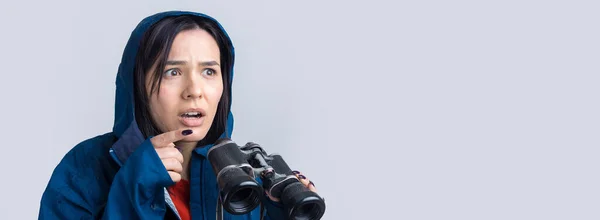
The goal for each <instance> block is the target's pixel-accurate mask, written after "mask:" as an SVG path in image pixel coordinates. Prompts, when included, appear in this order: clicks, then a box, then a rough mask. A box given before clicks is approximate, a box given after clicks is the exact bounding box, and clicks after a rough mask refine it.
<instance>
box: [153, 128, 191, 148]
mask: <svg viewBox="0 0 600 220" xmlns="http://www.w3.org/2000/svg"><path fill="white" fill-rule="evenodd" d="M190 134H192V130H191V129H187V128H182V129H177V130H173V131H169V132H165V133H162V134H159V135H156V136H154V137H153V138H152V139H151V140H150V141H151V142H152V145H154V147H166V146H169V144H171V143H173V142H176V141H179V140H181V139H183V138H185V137H186V136H188V135H190Z"/></svg>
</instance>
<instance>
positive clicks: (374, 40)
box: [0, 0, 600, 220]
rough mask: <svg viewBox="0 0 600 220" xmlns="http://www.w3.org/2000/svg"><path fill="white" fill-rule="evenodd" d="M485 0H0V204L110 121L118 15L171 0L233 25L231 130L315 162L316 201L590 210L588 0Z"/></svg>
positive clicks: (367, 208) (510, 215)
mask: <svg viewBox="0 0 600 220" xmlns="http://www.w3.org/2000/svg"><path fill="white" fill-rule="evenodd" d="M417 2H418V3H417ZM485 2H487V3H484V1H464V0H460V1H402V2H399V1H389V2H376V1H354V2H349V1H339V2H331V1H287V2H281V1H235V2H232V1H227V2H222V1H218V2H217V1H202V0H196V1H147V0H144V1H141V0H140V1H114V0H113V1H93V2H92V1H4V2H3V3H2V6H1V7H0V28H2V34H1V35H0V56H1V59H0V60H1V61H0V62H2V73H3V74H2V81H1V82H2V86H0V91H1V94H2V108H1V110H2V112H1V113H2V114H1V115H0V117H1V118H0V119H1V122H2V125H3V126H2V130H1V134H2V141H1V143H2V157H1V158H2V159H0V164H1V165H2V167H3V170H4V172H3V173H2V181H0V182H1V183H0V184H1V188H0V190H1V193H0V195H2V196H1V199H0V201H1V202H2V204H1V205H0V219H36V218H37V213H38V209H39V202H40V197H41V195H42V192H43V190H44V188H45V187H46V184H47V182H48V179H49V178H50V175H51V172H52V170H53V169H54V167H55V166H56V165H57V163H58V162H59V161H60V159H61V158H62V157H63V155H64V154H65V153H66V152H67V151H69V150H70V149H71V148H72V147H73V146H74V145H75V144H77V143H79V142H80V141H83V140H85V139H87V138H90V137H93V136H95V135H99V134H103V133H105V132H108V131H110V130H111V127H112V124H113V114H114V112H113V107H114V92H115V84H114V82H115V76H116V71H117V67H118V64H119V61H120V59H121V55H122V51H123V49H124V46H125V44H126V42H127V39H128V38H129V35H130V33H131V31H132V30H133V28H134V27H135V25H137V23H138V22H139V21H140V20H141V19H142V18H144V17H146V16H148V15H150V14H153V13H156V12H159V11H163V10H175V9H182V10H194V11H199V12H204V13H207V14H209V15H211V16H213V17H215V18H217V19H218V20H219V21H220V22H221V23H222V24H223V25H224V27H225V28H226V30H227V31H228V32H229V34H230V35H231V37H232V39H233V42H234V44H235V47H236V55H237V59H236V61H237V62H236V66H235V74H236V75H235V79H234V88H233V92H234V95H233V97H234V99H233V112H234V115H235V119H236V124H235V129H234V136H233V137H234V140H235V141H236V142H239V143H245V142H247V141H253V142H257V143H259V144H261V145H262V146H263V147H265V149H266V150H267V151H268V152H269V153H275V152H277V153H280V154H281V155H282V156H283V157H284V159H285V160H286V161H287V162H288V163H289V164H290V166H291V167H292V168H293V169H297V170H300V171H302V172H304V173H305V174H306V175H307V176H308V177H309V178H311V179H312V180H314V182H315V184H316V187H317V189H318V190H319V193H320V194H322V195H323V196H324V197H325V198H326V201H327V212H326V214H325V216H324V218H323V219H344V220H346V219H410V220H420V219H431V220H439V219H457V220H458V219H460V220H466V219H472V220H481V219H485V220H488V219H502V220H504V219H545V220H547V219H578V220H580V219H600V211H599V208H598V207H599V206H600V187H599V186H600V181H599V180H600V177H599V176H598V167H599V160H598V157H599V153H600V150H599V147H600V144H599V142H600V141H599V137H600V136H599V133H600V117H599V114H600V104H599V94H600V93H599V92H600V91H599V85H598V84H599V83H600V76H599V74H600V71H599V70H600V68H599V67H600V61H599V60H600V47H599V46H600V44H599V39H600V29H599V28H598V22H599V21H600V16H599V13H598V10H599V9H600V8H599V6H600V5H599V4H598V3H597V1H587V2H586V1H541V0H539V1H532V0H528V1H495V2H492V1H485Z"/></svg>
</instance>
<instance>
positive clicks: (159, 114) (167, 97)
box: [150, 86, 178, 125]
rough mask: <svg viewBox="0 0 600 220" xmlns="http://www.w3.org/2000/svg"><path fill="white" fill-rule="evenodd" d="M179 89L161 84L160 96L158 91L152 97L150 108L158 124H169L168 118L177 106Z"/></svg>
mask: <svg viewBox="0 0 600 220" xmlns="http://www.w3.org/2000/svg"><path fill="white" fill-rule="evenodd" d="M177 98H178V97H177V91H175V89H171V88H169V87H168V86H161V88H160V96H159V95H157V94H156V93H155V94H153V95H152V98H151V99H150V108H151V112H152V115H153V117H154V120H155V121H156V123H157V124H160V125H165V124H169V122H168V120H167V118H168V116H169V115H173V114H174V113H175V111H176V107H177V100H178V99H177Z"/></svg>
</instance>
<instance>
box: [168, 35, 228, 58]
mask: <svg viewBox="0 0 600 220" xmlns="http://www.w3.org/2000/svg"><path fill="white" fill-rule="evenodd" d="M219 55H220V54H219V46H218V45H217V42H216V41H215V39H214V38H213V37H212V36H211V35H210V34H209V33H208V32H206V31H205V30H202V29H193V30H186V31H182V32H179V33H178V34H177V36H175V39H174V40H173V45H171V51H170V52H169V58H170V59H177V58H180V59H190V58H194V59H212V60H218V58H219V57H220V56H219Z"/></svg>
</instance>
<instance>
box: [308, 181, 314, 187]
mask: <svg viewBox="0 0 600 220" xmlns="http://www.w3.org/2000/svg"><path fill="white" fill-rule="evenodd" d="M308 184H310V185H313V186H314V187H316V186H315V183H313V181H312V180H311V181H308Z"/></svg>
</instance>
